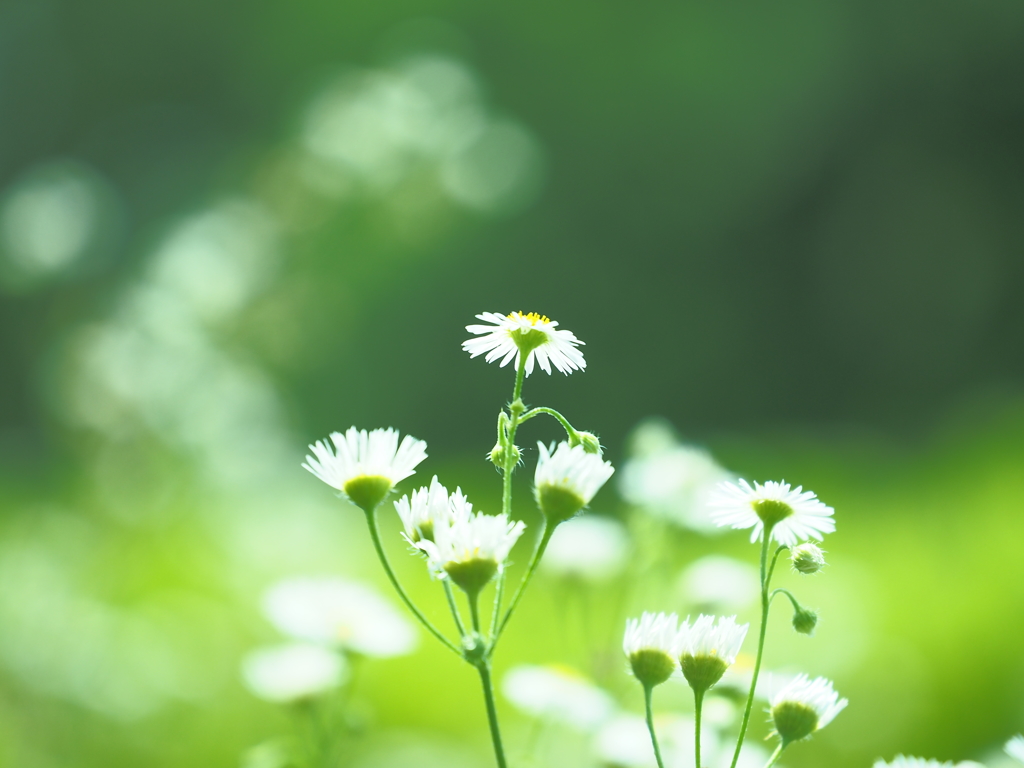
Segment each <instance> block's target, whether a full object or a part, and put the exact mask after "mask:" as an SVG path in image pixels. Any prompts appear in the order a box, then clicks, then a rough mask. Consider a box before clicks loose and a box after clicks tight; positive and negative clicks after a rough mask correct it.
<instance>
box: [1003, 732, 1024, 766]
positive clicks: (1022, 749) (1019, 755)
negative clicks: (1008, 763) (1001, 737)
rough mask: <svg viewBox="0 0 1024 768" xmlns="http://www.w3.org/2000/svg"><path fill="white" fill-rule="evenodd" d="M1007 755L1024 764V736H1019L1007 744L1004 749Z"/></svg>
mask: <svg viewBox="0 0 1024 768" xmlns="http://www.w3.org/2000/svg"><path fill="white" fill-rule="evenodd" d="M1004 749H1005V750H1006V754H1008V755H1009V756H1010V757H1012V758H1013V759H1014V760H1018V761H1020V762H1021V763H1024V736H1021V735H1017V736H1014V737H1013V738H1012V739H1010V740H1009V741H1008V742H1006V746H1005V747H1004Z"/></svg>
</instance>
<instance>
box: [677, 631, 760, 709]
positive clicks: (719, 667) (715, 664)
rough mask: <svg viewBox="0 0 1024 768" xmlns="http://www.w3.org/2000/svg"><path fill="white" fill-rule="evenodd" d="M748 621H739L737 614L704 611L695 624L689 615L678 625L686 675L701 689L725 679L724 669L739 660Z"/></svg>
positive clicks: (694, 687) (687, 678)
mask: <svg viewBox="0 0 1024 768" xmlns="http://www.w3.org/2000/svg"><path fill="white" fill-rule="evenodd" d="M749 628H750V625H749V624H737V623H736V617H735V616H727V617H718V619H717V623H716V618H715V617H714V616H705V615H703V614H701V615H700V616H698V617H697V619H696V621H694V622H693V625H692V626H691V625H690V619H689V618H687V619H686V621H684V622H683V623H682V625H681V626H680V627H679V634H678V635H677V636H676V649H677V652H678V654H679V666H680V668H681V669H682V671H683V677H685V678H686V682H688V683H689V684H690V687H691V688H693V690H695V691H697V692H698V693H703V692H704V691H707V690H708V689H709V688H710V687H711V686H713V685H714V684H715V683H717V682H718V681H719V680H721V679H722V675H724V674H725V670H727V669H728V668H729V667H731V666H732V665H733V663H734V662H735V661H736V654H738V653H739V652H740V646H742V645H743V639H744V638H745V637H746V636H747V630H748V629H749Z"/></svg>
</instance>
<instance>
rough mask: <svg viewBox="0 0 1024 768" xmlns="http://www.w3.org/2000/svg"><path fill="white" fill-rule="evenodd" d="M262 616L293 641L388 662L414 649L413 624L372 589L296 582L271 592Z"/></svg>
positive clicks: (316, 580) (320, 580) (323, 580)
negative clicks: (382, 659)
mask: <svg viewBox="0 0 1024 768" xmlns="http://www.w3.org/2000/svg"><path fill="white" fill-rule="evenodd" d="M263 612H264V614H265V615H266V616H267V618H268V619H269V620H270V622H271V623H272V624H273V625H274V626H275V627H277V629H278V630H279V631H281V632H282V633H284V634H285V635H288V636H289V637H293V638H295V639H297V640H305V641H307V642H311V643H319V644H321V645H329V646H335V647H338V648H342V649H344V650H346V651H352V652H355V653H359V654H362V655H364V656H375V657H378V658H387V657H389V656H401V655H404V654H407V653H411V652H412V651H413V650H414V649H415V648H416V645H417V636H416V631H415V629H414V628H413V626H412V624H411V623H410V622H409V621H408V620H407V619H406V618H405V616H404V615H403V614H402V613H400V612H399V611H398V610H396V609H395V607H394V606H393V605H392V604H391V603H390V602H388V601H387V600H386V599H384V597H382V596H381V595H380V594H379V593H378V592H377V591H376V590H374V589H373V588H372V587H369V586H366V585H365V584H360V583H358V582H354V581H347V580H345V579H341V578H337V577H297V578H291V579H285V580H284V581H281V582H278V583H277V584H275V585H274V586H273V587H271V588H270V589H269V590H268V591H267V593H266V595H265V596H264V599H263Z"/></svg>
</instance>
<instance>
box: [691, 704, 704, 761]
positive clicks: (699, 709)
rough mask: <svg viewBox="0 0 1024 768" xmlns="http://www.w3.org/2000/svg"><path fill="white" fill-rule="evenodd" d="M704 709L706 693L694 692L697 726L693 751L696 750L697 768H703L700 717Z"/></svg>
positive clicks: (695, 727)
mask: <svg viewBox="0 0 1024 768" xmlns="http://www.w3.org/2000/svg"><path fill="white" fill-rule="evenodd" d="M703 709H704V691H696V690H695V691H694V692H693V711H694V713H695V714H694V719H695V725H694V726H693V750H694V763H693V764H694V765H695V766H696V768H701V762H700V715H701V712H702V711H703Z"/></svg>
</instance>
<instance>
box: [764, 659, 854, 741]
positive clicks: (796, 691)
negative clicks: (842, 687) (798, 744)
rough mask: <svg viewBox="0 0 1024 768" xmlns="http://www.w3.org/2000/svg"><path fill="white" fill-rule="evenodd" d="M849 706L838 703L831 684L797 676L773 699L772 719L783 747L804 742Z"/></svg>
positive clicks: (841, 700)
mask: <svg viewBox="0 0 1024 768" xmlns="http://www.w3.org/2000/svg"><path fill="white" fill-rule="evenodd" d="M849 703H850V702H849V701H848V700H847V699H840V698H839V694H838V693H836V692H835V690H834V689H833V688H832V682H831V681H830V680H826V679H825V678H824V677H817V678H815V679H814V680H811V679H809V678H808V677H807V675H799V676H798V677H797V678H796V679H794V680H793V681H792V682H791V683H790V684H789V685H787V686H786V687H785V688H783V689H782V690H781V691H779V692H778V693H777V694H775V696H773V697H772V701H771V716H772V721H773V722H774V724H775V733H776V735H777V736H778V737H779V738H780V739H781V740H782V743H783V745H786V744H789V743H790V742H793V741H799V740H800V739H806V738H807V737H808V736H810V735H811V734H812V733H814V732H815V731H818V730H821V729H822V728H824V727H825V726H826V725H828V724H829V723H831V722H832V720H833V719H834V718H835V716H836V715H838V714H839V713H840V712H842V711H843V710H844V709H845V708H846V705H847V704H849Z"/></svg>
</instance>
